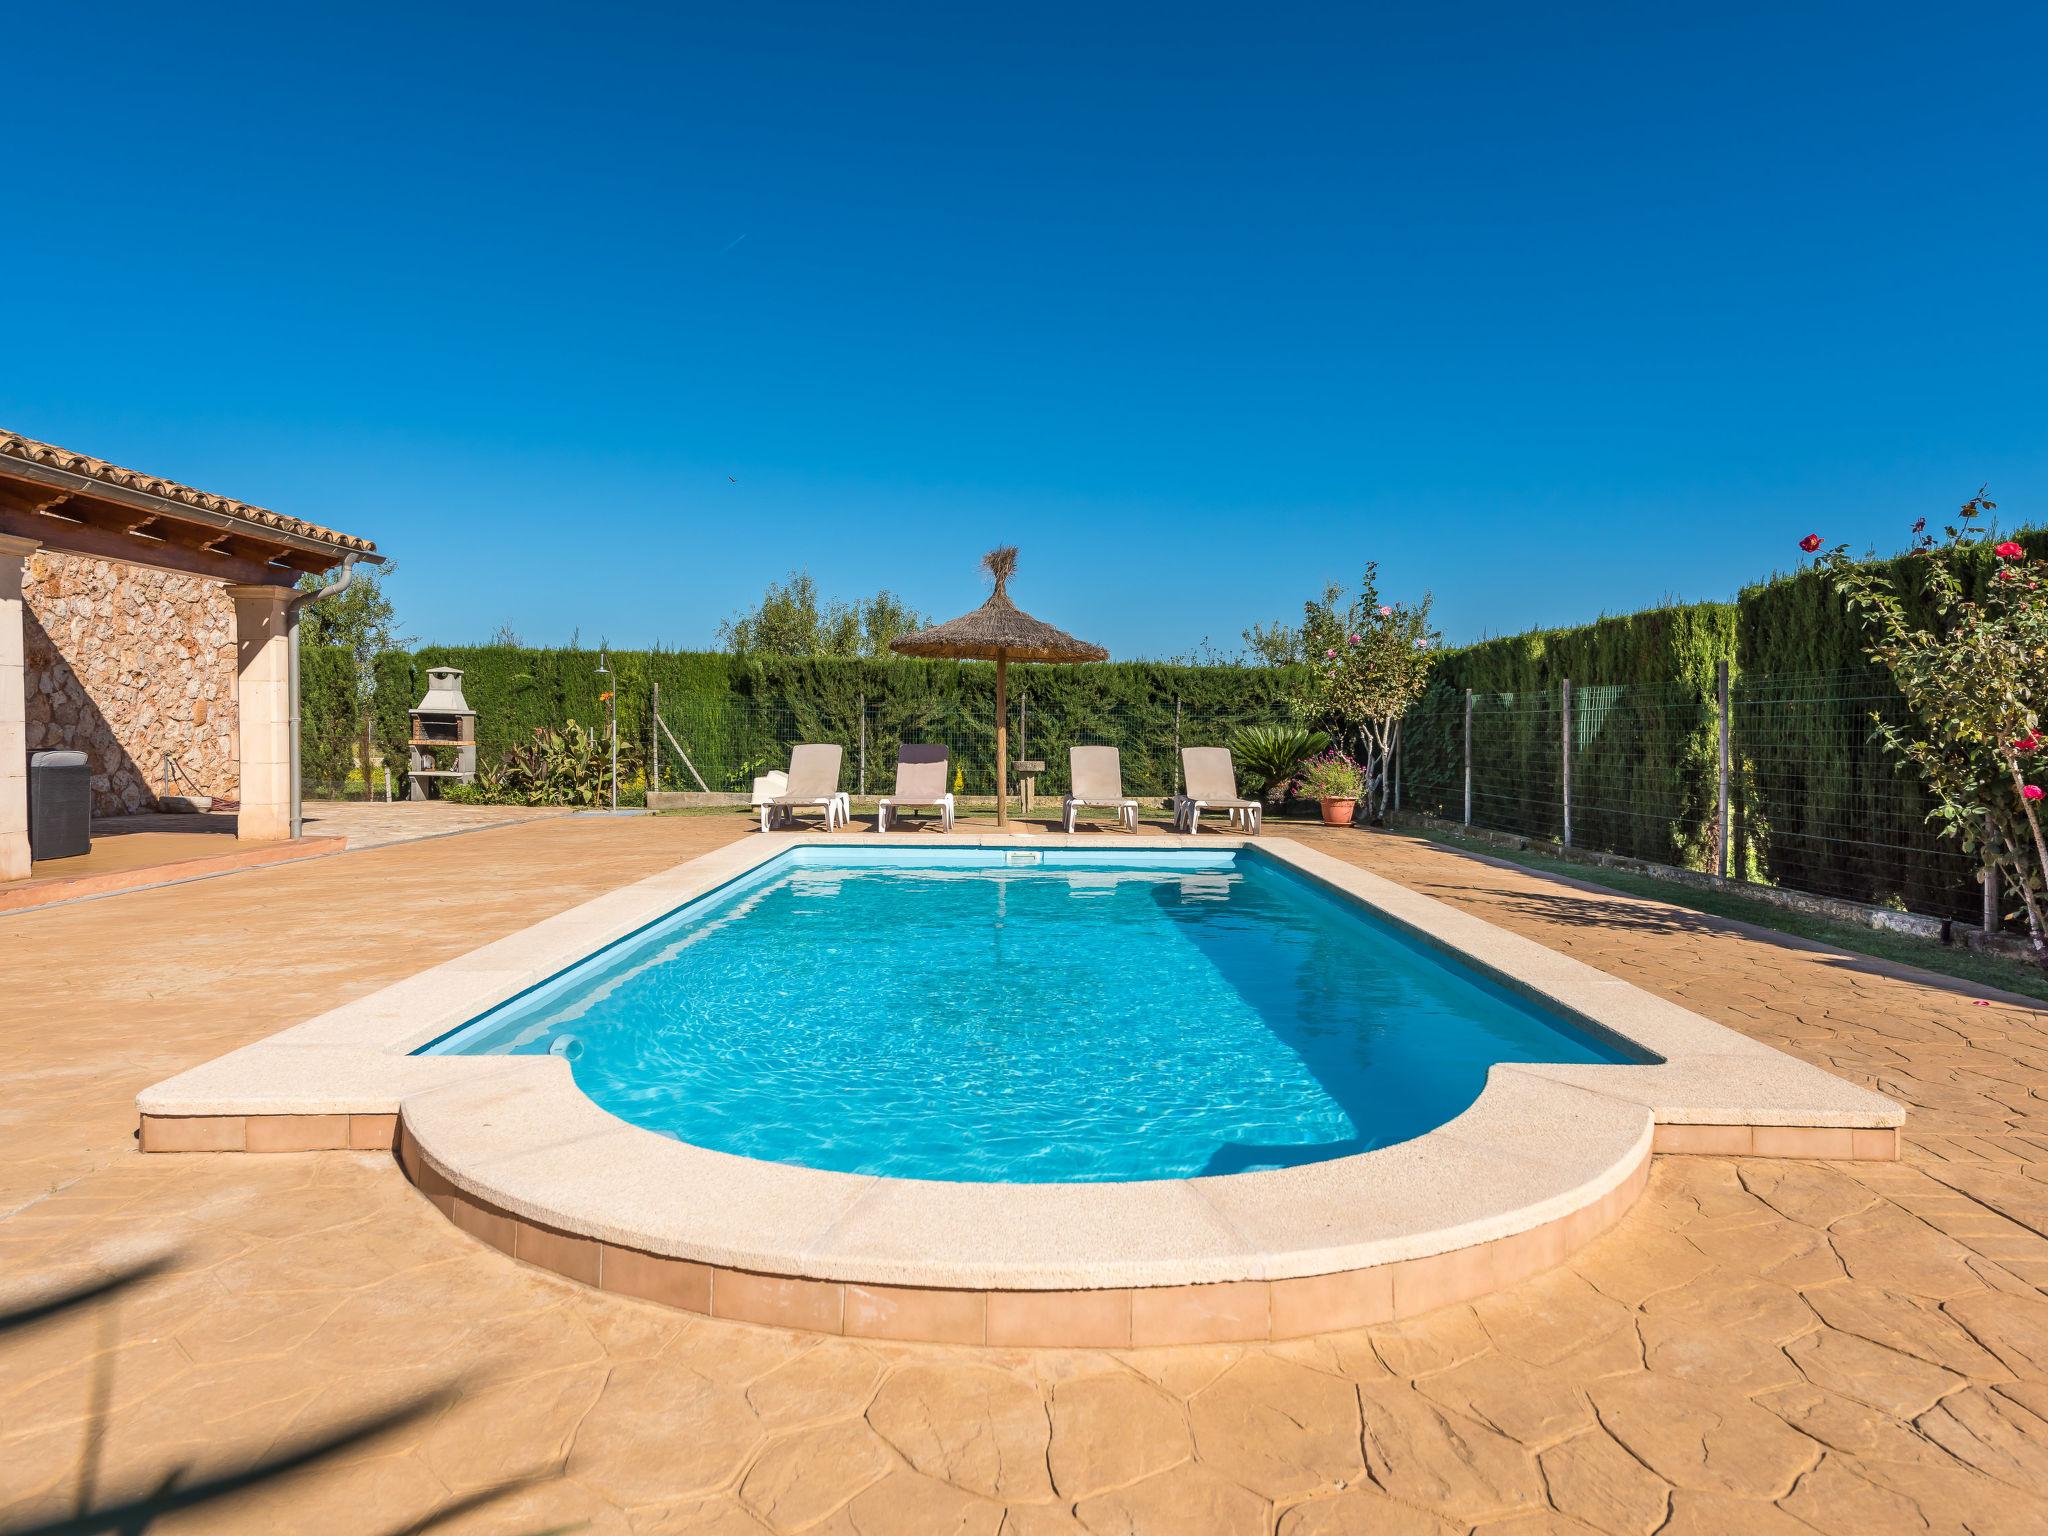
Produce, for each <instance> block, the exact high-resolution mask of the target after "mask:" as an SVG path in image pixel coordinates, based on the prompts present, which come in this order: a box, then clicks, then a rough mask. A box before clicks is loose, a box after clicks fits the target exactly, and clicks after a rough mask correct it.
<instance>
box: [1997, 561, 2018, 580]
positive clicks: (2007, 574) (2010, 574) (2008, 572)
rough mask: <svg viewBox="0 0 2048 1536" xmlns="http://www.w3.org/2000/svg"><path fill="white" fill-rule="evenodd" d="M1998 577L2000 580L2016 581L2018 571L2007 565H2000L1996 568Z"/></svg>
mask: <svg viewBox="0 0 2048 1536" xmlns="http://www.w3.org/2000/svg"><path fill="white" fill-rule="evenodd" d="M1998 579H1999V580H2000V581H2018V580H2019V579H2020V573H2019V572H2018V571H2016V570H2014V569H2013V568H2012V567H2011V566H2009V565H2001V566H2000V567H1999V568H1998Z"/></svg>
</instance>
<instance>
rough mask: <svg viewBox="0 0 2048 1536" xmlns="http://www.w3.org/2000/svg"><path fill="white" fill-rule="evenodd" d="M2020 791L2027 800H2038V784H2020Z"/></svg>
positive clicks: (2039, 793) (2039, 789) (2039, 794)
mask: <svg viewBox="0 0 2048 1536" xmlns="http://www.w3.org/2000/svg"><path fill="white" fill-rule="evenodd" d="M2020 793H2021V794H2023V795H2025V796H2026V797H2027V798H2028V799H2029V800H2038V799H2040V798H2041V786H2040V785H2038V784H2026V785H2022V786H2021V788H2020Z"/></svg>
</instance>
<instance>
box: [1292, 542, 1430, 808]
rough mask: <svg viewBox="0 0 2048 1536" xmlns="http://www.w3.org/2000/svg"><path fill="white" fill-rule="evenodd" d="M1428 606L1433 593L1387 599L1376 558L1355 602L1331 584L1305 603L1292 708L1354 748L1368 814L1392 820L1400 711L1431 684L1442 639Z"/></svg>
mask: <svg viewBox="0 0 2048 1536" xmlns="http://www.w3.org/2000/svg"><path fill="white" fill-rule="evenodd" d="M1429 607H1430V598H1429V596H1428V595H1427V594H1425V595H1424V596H1423V599H1422V601H1421V602H1420V603H1418V604H1415V605H1412V606H1411V605H1409V604H1407V603H1386V602H1382V601H1381V600H1380V592H1379V564H1378V562H1376V561H1374V562H1368V564H1367V565H1366V567H1365V575H1364V577H1363V578H1362V579H1361V580H1360V582H1359V584H1358V595H1357V597H1355V598H1353V599H1352V600H1351V601H1350V602H1348V603H1347V602H1345V601H1344V591H1343V588H1341V587H1338V586H1335V585H1332V586H1330V587H1328V588H1326V589H1325V590H1324V592H1323V595H1322V597H1321V598H1320V599H1319V600H1315V601H1311V602H1308V603H1306V604H1304V605H1303V607H1302V618H1301V629H1300V631H1299V632H1298V633H1299V636H1300V642H1299V643H1300V653H1301V657H1302V661H1303V663H1304V670H1303V673H1302V680H1301V682H1300V684H1299V685H1298V687H1297V688H1296V691H1295V693H1294V696H1293V699H1292V703H1293V707H1294V712H1295V714H1296V715H1298V716H1299V717H1300V718H1301V719H1302V720H1303V721H1304V722H1305V723H1307V724H1311V725H1319V726H1321V727H1322V728H1323V729H1325V730H1327V731H1329V732H1330V733H1331V735H1332V736H1334V737H1335V738H1336V740H1337V743H1338V745H1339V746H1340V747H1344V748H1348V749H1351V750H1352V751H1354V752H1355V754H1356V756H1357V757H1358V759H1359V763H1360V766H1361V767H1363V769H1364V770H1365V796H1364V798H1365V804H1366V813H1367V815H1368V816H1369V817H1370V818H1371V819H1373V820H1375V821H1381V820H1384V819H1385V818H1386V814H1387V810H1388V807H1389V805H1390V803H1391V801H1392V798H1393V783H1394V776H1393V763H1394V751H1395V748H1396V746H1397V745H1398V743H1399V741H1400V734H1401V717H1402V716H1403V715H1404V714H1406V713H1407V711H1408V707H1409V705H1411V704H1413V703H1414V702H1415V701H1416V700H1417V699H1419V698H1421V697H1422V693H1423V690H1424V689H1425V688H1426V687H1427V686H1428V684H1429V669H1430V667H1431V666H1432V665H1433V664H1434V663H1435V661H1436V650H1437V645H1438V642H1439V641H1440V640H1441V639H1442V636H1440V635H1439V634H1438V633H1437V632H1436V631H1435V630H1433V629H1431V628H1430V627H1429Z"/></svg>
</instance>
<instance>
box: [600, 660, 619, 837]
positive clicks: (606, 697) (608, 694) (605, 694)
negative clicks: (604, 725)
mask: <svg viewBox="0 0 2048 1536" xmlns="http://www.w3.org/2000/svg"><path fill="white" fill-rule="evenodd" d="M604 663H605V647H604V646H602V645H600V646H598V648H597V675H598V676H599V677H608V678H611V679H612V685H611V686H607V687H605V688H604V690H603V691H602V692H601V693H599V694H598V696H597V697H598V700H599V702H601V703H602V704H604V705H605V706H606V707H607V708H608V709H609V710H610V711H611V728H612V798H611V808H612V809H613V810H615V811H616V810H617V809H618V808H619V695H618V689H617V686H616V685H617V682H618V676H617V674H616V673H614V672H613V671H612V669H611V668H610V667H607V666H606V665H605V664H604Z"/></svg>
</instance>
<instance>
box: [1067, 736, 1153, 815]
mask: <svg viewBox="0 0 2048 1536" xmlns="http://www.w3.org/2000/svg"><path fill="white" fill-rule="evenodd" d="M1067 766H1068V770H1069V777H1070V779H1071V780H1072V782H1071V784H1070V785H1069V787H1068V790H1067V803H1066V807H1065V810H1066V826H1067V830H1068V831H1069V832H1071V831H1073V830H1074V816H1075V813H1076V812H1078V811H1080V810H1082V809H1084V808H1087V807H1091V806H1092V807H1095V808H1097V809H1101V810H1113V811H1115V812H1116V819H1117V822H1118V824H1119V825H1120V826H1122V827H1123V829H1124V830H1125V831H1126V832H1135V831H1137V830H1138V802H1137V801H1135V800H1133V799H1132V798H1131V797H1130V796H1129V795H1127V794H1125V793H1124V769H1123V758H1122V757H1121V756H1120V755H1119V754H1118V752H1117V749H1116V748H1115V747H1069V748H1068V749H1067Z"/></svg>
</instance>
